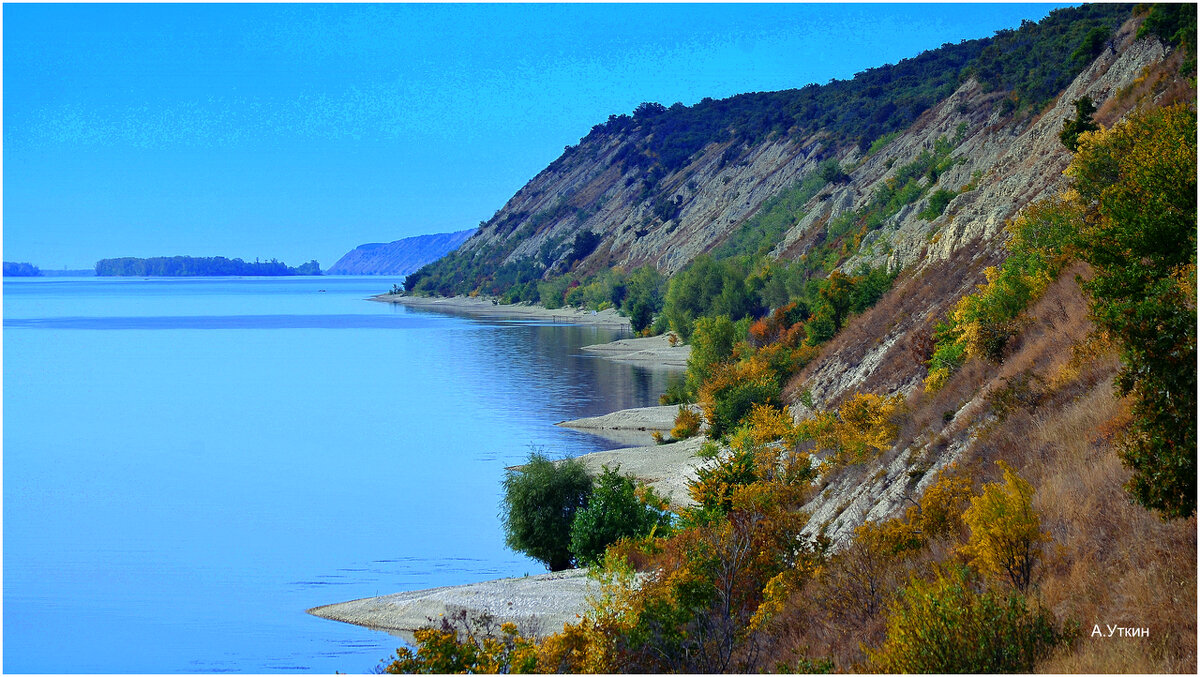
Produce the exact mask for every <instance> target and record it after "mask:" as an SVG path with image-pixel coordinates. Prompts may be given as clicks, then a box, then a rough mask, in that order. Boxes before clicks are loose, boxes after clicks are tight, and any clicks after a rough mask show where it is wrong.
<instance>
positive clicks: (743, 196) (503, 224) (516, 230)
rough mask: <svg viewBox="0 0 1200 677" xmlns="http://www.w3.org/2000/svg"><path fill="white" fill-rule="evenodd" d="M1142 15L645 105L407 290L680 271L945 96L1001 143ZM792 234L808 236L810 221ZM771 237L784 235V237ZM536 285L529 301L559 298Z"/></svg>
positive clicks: (581, 148) (1104, 12) (1033, 27)
mask: <svg viewBox="0 0 1200 677" xmlns="http://www.w3.org/2000/svg"><path fill="white" fill-rule="evenodd" d="M1129 11H1130V6H1128V5H1088V6H1084V7H1081V8H1077V9H1064V10H1057V11H1055V12H1053V13H1052V14H1051V16H1050V17H1048V18H1047V19H1045V20H1044V21H1043V22H1041V23H1039V24H1033V23H1029V22H1027V23H1026V24H1025V25H1023V26H1022V27H1021V28H1020V29H1019V30H1017V31H1004V32H1001V33H998V34H997V35H995V36H994V37H992V38H986V39H980V40H972V41H964V42H962V43H960V44H957V45H945V46H943V47H942V48H940V49H937V50H933V51H930V52H925V53H923V54H921V55H919V56H916V57H914V58H912V59H906V60H903V61H901V62H900V63H898V64H895V65H889V66H882V67H880V68H874V69H870V70H868V71H865V72H863V73H860V74H858V75H857V76H856V77H855V78H854V79H852V80H849V81H834V82H831V83H829V84H826V85H821V86H817V85H809V86H807V87H804V88H802V89H798V90H789V91H785V92H772V93H757V94H743V95H739V96H736V97H733V98H731V99H725V100H721V101H713V100H710V99H706V100H704V101H702V102H701V103H699V104H696V105H695V106H691V107H685V106H682V105H679V104H676V105H674V106H671V107H669V108H667V107H664V106H661V105H658V104H651V103H647V104H642V105H641V106H639V107H638V109H637V110H636V111H634V113H633V115H632V116H628V115H619V116H617V115H614V116H611V117H610V118H609V120H608V121H607V122H605V123H603V124H599V125H596V127H594V128H593V129H592V131H591V132H590V133H589V134H588V135H587V136H586V137H584V138H583V139H582V140H581V141H580V143H579V144H578V145H576V146H573V147H570V148H568V149H567V150H566V151H565V152H564V153H563V155H562V156H561V157H560V158H559V159H557V160H556V161H555V162H553V163H551V165H550V166H549V167H547V168H546V169H545V170H544V171H542V172H541V173H540V174H538V175H537V176H536V177H534V178H533V179H532V180H531V181H530V182H529V183H528V184H527V185H526V186H525V187H523V188H522V189H521V190H520V191H518V192H517V194H516V195H514V196H513V197H512V198H511V199H510V200H509V201H508V203H507V204H505V205H504V207H503V208H502V209H500V210H499V211H497V213H496V214H495V215H494V216H493V217H492V218H491V219H489V220H488V221H487V222H486V223H483V224H481V227H480V230H479V232H478V234H476V235H475V236H474V237H472V238H471V239H470V240H468V241H467V242H466V243H465V245H464V246H463V247H462V248H461V249H460V250H459V252H458V253H457V255H456V256H450V257H447V258H445V259H443V260H441V261H439V262H437V263H436V264H434V265H431V266H428V267H426V268H425V269H423V270H421V271H419V272H418V274H417V275H416V276H415V277H414V279H413V280H411V282H410V283H409V284H408V285H406V286H408V287H409V288H410V290H414V291H418V292H422V293H437V294H442V295H451V294H463V293H468V292H474V291H479V292H483V293H490V294H497V295H499V294H503V293H505V292H507V291H509V290H510V289H511V288H513V287H514V286H517V285H521V284H525V283H528V282H530V281H533V280H546V279H550V278H554V277H557V276H561V275H564V274H568V273H569V274H571V275H573V276H574V277H575V278H583V277H586V276H587V275H589V274H593V273H596V272H598V271H601V270H604V269H607V268H610V267H614V266H619V267H622V268H624V269H626V270H629V269H632V268H635V267H638V266H641V265H643V264H650V265H653V266H654V267H656V268H657V269H658V270H660V271H661V272H663V273H665V274H673V273H675V272H678V271H679V270H681V269H682V268H683V267H685V266H686V265H687V264H689V263H690V262H691V261H693V260H694V259H695V258H696V257H697V256H698V255H700V254H702V253H705V252H709V251H713V250H714V249H715V248H717V247H718V246H720V245H722V244H725V243H728V242H729V241H730V240H731V239H733V240H737V239H738V238H739V234H741V235H742V236H757V235H759V233H757V232H755V225H754V224H753V223H752V222H751V221H752V219H753V217H755V215H756V214H759V213H760V212H761V211H762V209H763V207H764V206H765V205H766V203H767V201H768V200H769V199H771V198H773V197H777V196H779V195H780V194H781V193H785V192H792V193H802V194H803V199H798V200H797V202H799V203H800V205H802V208H801V209H800V210H798V212H799V213H797V214H796V215H794V216H795V218H796V219H797V220H798V219H799V218H800V217H801V216H803V215H804V214H805V213H807V211H808V209H806V207H812V206H815V205H817V204H820V205H824V204H825V200H827V199H829V198H830V196H829V194H828V193H827V192H826V193H822V194H821V195H820V196H818V197H817V198H816V200H817V201H818V202H815V203H814V202H812V201H811V200H809V198H813V195H814V194H815V193H816V192H817V191H819V190H820V189H821V188H823V187H824V186H826V185H827V184H832V185H834V186H840V185H842V183H841V182H842V181H843V180H844V175H843V173H842V170H841V168H847V169H849V168H856V167H858V163H859V162H861V161H862V160H863V159H864V157H865V156H867V155H869V154H871V150H872V149H877V148H878V147H880V146H886V145H888V141H889V140H891V139H893V138H895V137H894V136H893V135H900V134H903V135H904V136H909V134H910V132H909V131H906V130H911V128H912V125H913V124H914V122H916V121H918V120H924V119H927V118H928V115H925V114H926V113H927V112H928V111H929V110H930V109H931V108H933V107H935V106H937V105H939V102H941V106H942V108H943V109H944V108H945V107H946V106H945V102H946V101H947V100H948V97H956V102H958V103H962V104H963V106H965V107H963V108H962V110H963V113H961V114H960V115H959V116H958V117H959V118H960V119H959V121H965V122H966V123H967V125H968V129H967V130H966V131H967V132H969V133H970V134H971V136H972V137H978V135H979V133H980V132H981V131H982V130H983V129H984V128H985V127H986V128H988V132H987V134H986V135H985V136H984V137H978V138H974V139H973V143H972V144H971V145H967V146H966V147H964V146H963V144H964V143H967V142H968V139H967V138H965V137H964V138H959V137H957V136H956V131H957V127H956V126H951V127H950V128H949V129H948V130H942V133H943V134H948V140H950V141H952V142H954V143H953V147H952V148H950V150H951V152H952V153H954V154H955V155H956V156H962V155H964V154H965V153H966V152H968V151H972V152H973V151H975V150H978V149H980V148H981V146H979V144H983V146H987V144H992V147H1003V145H1004V144H1005V143H1007V142H1008V141H1009V140H1011V139H1012V138H1013V136H1014V135H1016V134H1018V133H1019V132H1020V131H1021V130H1023V129H1025V128H1026V127H1027V125H1028V122H1029V120H1030V118H1031V116H1033V115H1034V114H1035V111H1039V110H1040V109H1041V107H1042V106H1043V105H1044V104H1046V103H1047V102H1049V101H1052V100H1054V99H1055V98H1056V97H1057V96H1058V94H1059V93H1060V90H1061V89H1062V88H1063V87H1065V86H1066V85H1067V84H1068V83H1070V82H1071V80H1072V79H1074V77H1075V76H1076V75H1077V74H1078V73H1079V72H1081V71H1082V70H1083V69H1084V68H1085V67H1087V66H1088V64H1089V63H1090V62H1091V61H1092V58H1093V57H1095V56H1096V55H1097V54H1099V53H1100V52H1103V51H1105V50H1109V51H1111V45H1110V44H1109V42H1110V41H1111V36H1112V34H1113V32H1114V31H1115V30H1116V28H1117V27H1118V26H1119V25H1120V24H1121V23H1122V22H1123V21H1124V20H1125V19H1126V18H1127V17H1128V16H1129ZM964 83H965V84H964ZM964 88H966V89H965V90H964ZM968 92H973V94H969V93H968ZM958 103H956V104H954V105H953V106H952V108H951V110H957V109H958V108H959V106H958ZM923 115H924V117H922V116H923ZM917 124H918V125H920V124H921V123H920V122H917ZM956 124H957V122H956ZM934 138H936V137H934ZM985 139H986V140H985ZM930 141H932V138H924V137H923V138H921V139H920V140H917V139H912V140H910V141H908V143H907V145H904V144H902V145H901V146H900V147H899V148H898V149H897V150H895V151H893V152H891V153H889V154H887V157H886V158H880V159H878V161H877V162H876V163H875V165H873V166H867V167H863V168H861V169H862V171H861V172H858V173H854V172H852V173H851V174H852V176H854V177H855V178H856V181H857V186H858V188H857V189H855V190H851V191H845V190H843V191H839V192H838V199H834V200H833V201H832V202H831V203H830V204H831V205H834V206H835V208H836V209H839V210H840V209H841V208H842V201H844V200H845V199H854V198H847V196H850V195H854V196H857V200H858V202H862V201H863V200H866V199H867V198H868V197H869V193H863V192H862V188H863V187H866V186H869V185H870V184H871V183H874V181H873V180H872V177H873V176H875V175H877V173H878V171H879V167H881V166H882V163H885V162H889V163H897V162H910V161H911V160H913V159H915V155H916V152H919V151H920V150H921V149H922V148H924V147H925V145H927V144H928V142H930ZM907 151H914V152H912V153H908V152H907ZM989 152H995V151H994V150H993V151H989ZM888 166H890V164H889V165H888ZM970 175H971V172H970V171H967V172H966V174H965V176H967V177H970ZM962 176H963V173H962V172H961V171H960V172H958V173H956V174H954V175H952V176H951V177H948V178H947V180H946V181H944V182H943V184H948V183H949V181H951V180H959V179H961V178H962ZM860 177H861V178H860ZM963 183H965V182H963ZM960 185H961V184H960ZM938 187H939V188H941V187H944V186H943V185H941V184H940V185H939V186H938ZM954 188H955V189H957V188H958V185H956V186H954ZM847 206H849V205H847ZM810 216H811V215H810ZM813 218H815V217H813ZM813 218H810V220H809V221H808V224H811V223H813ZM747 227H748V228H747ZM792 230H793V231H794V232H793V233H792V239H796V238H799V237H800V234H801V232H802V231H803V230H804V229H803V228H799V229H797V228H793V229H792ZM747 231H748V232H747ZM765 236H766V240H767V244H771V245H773V244H776V243H775V242H773V241H770V240H773V239H775V238H777V237H778V236H779V233H768V234H766V235H765ZM760 239H761V238H760ZM737 244H738V243H737V242H735V243H734V247H733V249H734V250H737V249H738V247H737V246H736V245H737ZM768 248H769V247H768ZM537 296H538V295H537V294H532V293H525V294H523V295H521V298H522V300H534V301H538V300H541V301H543V302H545V299H540V298H537Z"/></svg>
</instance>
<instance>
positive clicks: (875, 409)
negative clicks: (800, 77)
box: [353, 4, 1197, 673]
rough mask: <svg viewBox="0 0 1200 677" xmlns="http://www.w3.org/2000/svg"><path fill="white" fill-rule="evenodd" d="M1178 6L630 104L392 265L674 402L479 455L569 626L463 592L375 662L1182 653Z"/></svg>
mask: <svg viewBox="0 0 1200 677" xmlns="http://www.w3.org/2000/svg"><path fill="white" fill-rule="evenodd" d="M1195 11H1196V6H1195V5H1194V4H1185V5H1138V6H1136V7H1135V6H1131V5H1117V4H1096V5H1083V6H1080V7H1074V8H1064V9H1058V10H1054V11H1053V12H1051V13H1050V14H1049V16H1048V17H1047V18H1045V19H1044V20H1043V21H1041V22H1038V23H1033V22H1025V23H1024V24H1023V25H1022V26H1021V27H1020V28H1019V29H1017V30H1012V31H1001V32H999V33H997V34H995V35H994V36H992V37H990V38H982V39H979V40H969V41H963V42H961V43H958V44H947V45H943V46H942V47H941V48H939V49H936V50H931V51H928V52H924V53H922V54H920V55H917V56H914V57H913V58H910V59H905V60H903V61H901V62H899V63H897V64H895V65H887V66H881V67H879V68H872V69H868V70H866V71H864V72H862V73H859V74H858V75H857V76H855V77H854V78H853V79H852V80H847V81H832V82H830V83H828V84H825V85H809V86H806V87H803V88H801V89H797V90H787V91H782V92H766V93H756V94H744V95H739V96H736V97H732V98H730V99H725V100H721V101H715V100H712V99H705V100H703V101H701V102H700V103H697V104H696V105H694V106H684V105H682V104H676V105H674V106H670V107H667V106H663V105H660V104H656V103H653V102H647V103H644V104H642V105H640V106H638V108H637V109H636V110H635V111H634V112H633V114H632V115H614V116H612V117H610V118H609V120H608V121H607V122H603V123H601V124H598V125H596V126H595V127H594V128H593V129H592V130H591V131H590V132H589V133H588V134H587V135H586V136H585V137H583V138H582V139H581V140H580V142H579V144H578V145H576V146H572V147H569V148H567V149H566V150H565V151H564V153H563V154H562V156H561V157H559V158H558V159H557V160H555V161H554V162H553V163H551V164H550V165H549V166H548V167H547V168H546V169H545V170H544V171H542V172H541V173H539V174H538V175H537V176H535V177H534V178H533V179H532V180H531V181H530V182H529V184H527V185H526V186H525V187H524V188H522V189H521V190H519V191H518V192H517V193H516V194H515V195H514V196H513V197H512V198H511V199H510V200H509V201H508V203H506V204H505V205H504V206H503V207H502V208H501V209H500V210H499V211H497V212H496V215H495V216H494V217H493V218H492V219H490V220H488V221H487V222H485V223H483V224H481V225H480V228H479V230H478V231H477V232H476V233H475V234H474V235H473V236H471V237H470V238H469V239H467V240H466V241H465V242H464V243H463V244H462V245H461V246H460V247H459V248H458V249H457V250H455V251H454V252H451V253H450V254H447V255H446V256H444V257H442V258H441V259H439V260H437V261H435V262H433V263H430V264H428V265H426V266H424V267H422V268H421V269H420V270H418V271H416V272H415V273H413V274H412V275H410V276H409V277H408V278H406V281H405V284H404V288H403V289H399V288H397V289H395V290H394V291H395V292H396V293H394V294H392V295H391V296H393V297H396V298H389V299H381V300H392V301H396V302H399V303H405V304H409V305H412V306H413V307H426V308H439V307H440V308H447V309H451V308H453V309H455V311H461V312H471V313H475V314H481V315H486V314H489V313H498V312H505V313H516V312H518V311H517V310H515V308H518V307H519V308H524V310H521V311H519V312H521V313H527V315H526V316H528V317H531V318H537V319H541V320H550V321H554V320H553V318H556V317H562V318H563V321H572V322H574V321H589V320H588V318H592V320H591V321H594V322H597V323H601V322H609V321H611V322H612V323H613V325H614V326H618V325H620V323H622V322H624V323H627V325H625V326H629V327H630V328H631V329H632V330H633V331H634V332H635V333H637V334H639V335H641V337H642V338H650V337H657V339H656V340H657V341H658V342H659V343H658V344H656V345H655V347H653V348H646V350H648V351H649V352H648V353H646V354H645V355H643V356H642V357H643V358H645V359H649V360H652V361H653V360H660V361H661V362H660V363H663V364H665V363H666V361H667V360H668V359H670V360H676V361H679V360H680V357H681V355H682V353H680V352H674V353H672V352H670V351H671V350H674V349H675V348H678V347H679V345H678V344H679V343H680V342H682V344H684V345H686V346H687V347H688V349H687V353H686V357H684V358H682V360H681V361H682V362H683V364H685V365H686V367H685V375H684V378H683V380H682V381H681V382H680V383H679V384H678V385H676V386H673V387H671V388H670V389H669V390H668V391H667V392H666V393H663V396H662V398H661V404H662V405H663V406H667V407H674V416H673V417H670V414H671V412H670V410H660V409H655V410H653V411H651V410H645V411H640V410H639V411H635V412H629V413H627V414H625V415H624V418H626V419H627V420H625V421H622V418H623V416H613V417H611V418H608V419H603V417H601V419H603V420H592V421H584V422H582V423H580V422H575V423H573V424H571V425H575V426H577V427H586V426H592V429H593V430H595V431H597V432H606V431H607V432H609V433H612V434H616V433H622V434H624V433H628V432H631V431H630V430H629V428H631V427H632V428H633V432H638V433H650V434H651V435H652V436H653V438H654V442H655V443H652V444H645V445H641V446H639V447H637V448H632V449H626V450H622V451H619V452H603V454H596V455H592V456H591V457H590V458H584V459H583V460H555V459H549V458H544V457H541V456H539V455H537V454H534V455H531V457H530V459H529V460H528V462H527V463H526V464H524V465H523V466H522V467H521V468H517V469H511V470H509V471H508V473H507V474H506V476H505V477H504V478H503V484H504V488H505V504H504V506H503V509H502V510H503V512H502V518H501V525H500V526H501V528H503V529H504V531H505V534H506V538H507V542H508V544H509V546H510V547H512V548H513V549H514V550H517V551H520V552H524V553H526V554H528V555H529V556H531V557H533V558H535V559H537V560H540V561H542V562H544V563H545V564H546V566H547V568H548V569H550V570H551V571H552V572H557V571H560V570H570V569H571V568H572V567H586V568H587V570H588V574H587V580H589V581H590V583H586V582H585V583H584V585H585V587H586V586H587V585H591V586H593V588H592V592H591V593H590V594H586V595H585V597H584V599H585V602H584V603H583V604H582V606H578V607H575V608H577V609H579V610H578V611H576V613H577V614H578V617H577V618H571V617H570V614H569V613H568V614H567V616H568V618H567V620H566V621H564V622H563V623H562V624H559V621H560V620H561V618H562V614H561V613H560V612H561V611H563V610H562V609H558V610H555V611H553V613H552V612H551V611H547V612H546V613H545V614H544V618H545V619H547V621H548V623H546V624H543V625H542V626H539V627H536V628H534V625H536V624H534V625H530V624H524V625H522V624H521V623H518V622H517V621H519V620H520V619H513V618H511V617H509V616H504V615H502V614H496V613H495V612H494V611H492V609H493V607H494V604H493V602H494V601H496V600H497V599H498V600H504V599H505V598H506V596H512V597H511V598H512V599H514V600H516V599H518V594H524V593H518V592H517V591H516V589H515V588H508V587H505V585H504V584H498V585H497V586H490V587H487V588H486V589H487V590H489V591H490V592H488V593H487V594H484V595H482V596H481V597H480V599H481V600H483V599H486V600H488V602H487V604H483V603H480V604H478V605H472V604H462V603H461V602H455V603H457V604H459V605H460V606H459V607H454V608H453V609H451V611H454V612H455V613H457V612H458V611H462V612H463V613H462V614H461V615H457V616H455V615H451V616H445V617H443V619H444V621H442V622H433V621H432V620H431V622H430V625H428V626H427V627H424V628H421V629H416V630H415V631H414V633H413V637H412V639H413V644H412V646H410V647H404V648H401V649H400V650H399V651H398V652H397V654H396V656H395V657H394V660H391V661H390V662H387V663H386V664H385V665H384V667H385V668H386V669H388V670H389V671H395V672H417V671H435V672H457V671H486V672H496V671H512V672H692V673H709V672H734V671H755V672H766V671H781V672H802V673H805V672H828V671H834V670H837V671H859V672H947V673H950V672H984V673H990V672H1035V671H1037V672H1079V673H1087V672H1104V673H1110V672H1144V673H1159V672H1187V673H1194V672H1195V671H1196V635H1197V632H1196V631H1197V626H1196V617H1197V615H1196V609H1197V605H1196V602H1197V579H1196V564H1197V560H1196V552H1197V523H1196V492H1197V489H1196V476H1197V469H1196V388H1197V383H1196V286H1197V284H1196V234H1197V220H1196V194H1197V189H1196V162H1197V161H1196V149H1197V141H1196V110H1195V101H1196V51H1195V50H1196V36H1195V27H1196V14H1195ZM448 297H453V298H452V299H450V300H448ZM488 297H491V299H494V301H493V300H491V299H489V298H488ZM493 304H495V305H493ZM501 304H525V305H520V306H514V305H501ZM533 304H539V305H540V306H541V308H540V309H535V308H534V305H533ZM468 308H469V310H468ZM500 309H504V310H500ZM639 347H640V346H639V345H636V344H635V345H629V344H626V346H624V347H623V348H616V347H609V348H597V349H595V350H594V351H593V352H594V354H596V355H605V354H609V355H611V356H613V357H620V356H622V355H624V356H625V357H626V358H629V357H632V356H635V355H637V354H638V353H639V350H637V348H639ZM677 363H678V362H677ZM664 413H665V414H666V416H667V417H670V421H669V423H670V426H669V427H668V426H667V421H666V420H665V419H664ZM639 427H644V428H646V430H638V428H639ZM597 463H599V466H600V467H597ZM576 576H577V577H579V576H580V574H576ZM561 580H564V579H554V578H551V579H548V581H561ZM572 580H574V579H572ZM581 580H582V579H581ZM525 584H526V583H524V582H523V583H522V585H525ZM534 584H535V585H538V583H537V582H535V583H534ZM557 584H558V583H555V585H557ZM546 585H547V587H546V590H547V597H553V596H555V595H556V593H555V592H553V590H555V588H553V587H552V585H551V584H550V583H549V582H547V584H546ZM572 585H575V583H572ZM430 594H431V595H434V596H437V595H436V594H435V593H430ZM442 597H444V600H443V602H439V603H444V604H449V603H450V601H452V600H451V599H450V598H451V597H453V599H454V600H461V599H463V598H464V593H463V591H456V592H454V593H453V595H450V594H449V593H446V594H445V595H442ZM396 599H400V598H396ZM520 599H526V598H524V597H521V598H520ZM562 599H567V596H566V594H565V593H564V594H563V596H562ZM570 599H577V597H571V598H570ZM553 601H554V600H550V599H546V600H545V602H546V603H547V604H550V603H551V602H553ZM522 603H523V604H524V602H522ZM383 604H384V603H383V602H380V601H379V600H375V601H371V602H369V603H367V604H366V606H367V607H370V608H378V609H383V608H384V607H383V606H382V605H383ZM371 605H376V606H374V607H372V606H371ZM446 608H447V609H450V608H451V607H450V606H446ZM537 608H538V605H537V604H533V603H530V604H529V605H528V606H523V608H522V612H523V613H524V612H528V613H530V614H537V611H536V609H537ZM546 608H547V609H549V608H550V607H549V606H547V607H546ZM371 613H372V612H369V611H368V612H364V614H365V615H358V616H355V617H354V618H355V620H353V622H360V623H366V624H371V623H372V622H373V621H371V620H370V617H371ZM380 613H382V611H381V612H380ZM389 613H390V612H389ZM439 613H440V612H439ZM555 614H559V615H555ZM431 618H432V617H431ZM507 620H512V621H513V623H514V624H510V625H506V624H504V623H502V622H499V621H507ZM549 621H552V623H550V622H549ZM408 624H409V625H413V624H415V623H413V622H409V623H408ZM550 624H553V625H554V626H555V627H545V625H550ZM375 625H376V626H377V627H390V626H388V625H387V624H386V623H383V622H377V623H375ZM1109 628H1116V629H1118V630H1120V631H1119V632H1110V631H1109Z"/></svg>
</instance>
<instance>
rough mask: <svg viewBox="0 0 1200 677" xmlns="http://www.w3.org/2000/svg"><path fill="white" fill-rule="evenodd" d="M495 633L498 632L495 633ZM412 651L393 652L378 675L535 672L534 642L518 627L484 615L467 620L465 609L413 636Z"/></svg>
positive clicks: (536, 652) (405, 648)
mask: <svg viewBox="0 0 1200 677" xmlns="http://www.w3.org/2000/svg"><path fill="white" fill-rule="evenodd" d="M497 631H498V632H497ZM413 635H414V637H415V639H416V642H415V648H416V650H415V651H414V650H413V649H409V648H408V647H402V648H400V649H397V650H396V658H395V659H394V660H392V662H391V663H388V664H386V665H381V666H380V668H381V669H380V670H379V672H382V673H384V674H389V675H409V674H453V673H460V674H508V673H512V674H518V673H532V672H535V670H536V668H537V664H538V646H537V643H536V642H535V641H534V640H532V639H530V638H527V637H522V636H521V635H520V633H519V632H518V631H517V626H516V625H514V624H512V623H504V624H501V625H500V626H499V627H496V623H495V620H494V619H493V618H492V617H491V616H489V615H487V614H485V615H483V616H482V617H479V618H474V619H470V620H468V618H467V612H466V610H465V609H464V610H460V611H459V612H458V613H456V614H452V615H451V616H450V617H449V618H446V617H443V618H442V622H441V625H440V626H439V627H427V628H422V629H420V630H417V631H416V632H414V633H413Z"/></svg>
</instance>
